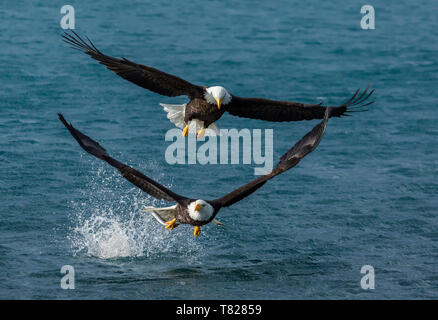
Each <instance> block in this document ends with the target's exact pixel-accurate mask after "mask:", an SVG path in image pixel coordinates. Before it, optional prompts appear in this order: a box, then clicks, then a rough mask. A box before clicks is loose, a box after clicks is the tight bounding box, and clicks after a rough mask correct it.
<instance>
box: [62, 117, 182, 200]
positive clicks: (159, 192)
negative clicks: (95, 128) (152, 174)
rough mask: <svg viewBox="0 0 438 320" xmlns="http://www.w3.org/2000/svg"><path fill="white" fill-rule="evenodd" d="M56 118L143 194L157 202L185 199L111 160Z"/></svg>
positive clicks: (73, 129)
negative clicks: (157, 200) (148, 195)
mask: <svg viewBox="0 0 438 320" xmlns="http://www.w3.org/2000/svg"><path fill="white" fill-rule="evenodd" d="M58 116H59V119H60V120H61V122H62V123H63V124H64V126H65V127H66V128H67V129H68V130H69V131H70V133H71V135H72V136H73V137H74V138H75V139H76V141H77V142H78V143H79V145H80V146H81V147H82V148H83V149H84V150H85V151H87V152H88V153H89V154H91V155H93V156H95V157H96V158H99V159H101V160H103V161H105V162H107V163H108V164H110V165H111V166H113V167H114V168H116V169H117V170H119V171H120V173H121V174H122V176H123V177H124V178H125V179H126V180H128V181H129V182H131V183H132V184H133V185H135V186H136V187H138V188H140V189H141V190H143V191H144V192H146V193H148V194H150V195H151V196H153V197H154V198H156V199H159V200H166V201H170V202H173V201H176V202H180V201H182V200H184V199H186V198H185V197H183V196H180V195H178V194H176V193H174V192H173V191H171V190H169V189H167V188H166V187H165V186H163V185H161V184H159V183H158V182H156V181H154V180H152V179H151V178H149V177H147V176H145V175H144V174H143V173H141V172H140V171H137V170H135V169H134V168H132V167H130V166H128V165H126V164H123V163H121V162H120V161H118V160H116V159H114V158H112V157H111V156H109V155H108V153H107V152H106V150H105V149H104V148H103V147H102V146H101V145H100V144H99V143H98V142H96V141H95V140H93V139H91V138H90V137H88V136H86V135H85V134H83V133H82V132H80V131H79V130H77V129H76V128H74V127H73V126H72V125H71V124H69V123H68V122H67V121H66V120H65V118H64V117H63V115H62V114H58Z"/></svg>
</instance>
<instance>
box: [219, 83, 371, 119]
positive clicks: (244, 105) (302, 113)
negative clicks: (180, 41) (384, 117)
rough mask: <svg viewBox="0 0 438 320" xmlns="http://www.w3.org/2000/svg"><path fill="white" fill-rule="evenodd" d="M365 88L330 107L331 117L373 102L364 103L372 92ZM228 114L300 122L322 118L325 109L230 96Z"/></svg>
mask: <svg viewBox="0 0 438 320" xmlns="http://www.w3.org/2000/svg"><path fill="white" fill-rule="evenodd" d="M368 89H369V88H367V89H366V90H365V91H364V92H363V93H362V94H360V95H358V94H359V91H360V90H359V89H358V90H357V91H356V93H355V94H354V95H353V96H352V97H351V98H350V99H349V100H348V101H346V102H344V103H343V104H341V105H340V106H337V107H332V108H333V110H332V111H331V115H330V116H331V117H340V116H342V115H348V113H349V112H358V111H363V110H358V109H360V108H362V107H364V106H367V105H370V104H372V103H373V102H374V101H371V102H367V103H365V102H366V100H367V99H368V98H369V97H370V96H371V95H372V93H373V92H374V90H371V91H370V92H369V93H368ZM224 107H225V110H226V111H228V112H229V113H230V114H232V115H234V116H238V117H244V118H251V119H260V120H267V121H276V122H282V121H301V120H312V119H322V118H324V113H325V110H326V109H327V107H325V106H323V105H322V104H321V103H320V104H303V103H299V102H289V101H275V100H268V99H259V98H241V97H237V96H232V99H231V102H230V103H229V104H228V105H226V106H224Z"/></svg>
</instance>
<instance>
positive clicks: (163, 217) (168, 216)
mask: <svg viewBox="0 0 438 320" xmlns="http://www.w3.org/2000/svg"><path fill="white" fill-rule="evenodd" d="M175 208H176V205H173V206H170V207H164V208H155V207H144V208H143V210H142V211H145V212H149V213H150V214H152V216H153V217H154V218H155V219H156V220H157V221H158V222H159V223H160V224H162V225H163V226H166V223H165V222H166V221H170V220H172V219H174V218H175V216H176V210H175ZM177 225H178V223H175V227H176V226H177Z"/></svg>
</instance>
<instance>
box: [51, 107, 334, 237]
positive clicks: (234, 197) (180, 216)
mask: <svg viewBox="0 0 438 320" xmlns="http://www.w3.org/2000/svg"><path fill="white" fill-rule="evenodd" d="M332 111H333V109H332V108H326V110H325V115H324V119H323V121H322V122H321V123H319V124H318V125H317V126H315V127H314V128H313V129H312V130H311V131H310V132H308V133H307V134H306V135H305V136H304V137H303V138H301V140H300V141H298V142H297V143H296V144H295V145H294V146H293V147H292V148H291V149H290V150H289V151H288V152H286V153H285V154H284V155H283V156H282V157H281V158H280V161H279V163H278V164H277V165H276V166H275V168H274V169H273V170H272V171H271V172H270V173H268V174H266V175H263V176H260V177H258V178H257V179H254V180H253V181H251V182H249V183H247V184H245V185H244V186H242V187H240V188H238V189H236V190H234V191H233V192H231V193H229V194H227V195H225V196H223V197H221V198H217V199H214V200H203V199H193V198H187V197H184V196H181V195H179V194H176V193H175V192H173V191H171V190H169V189H167V188H166V187H164V186H163V185H161V184H159V183H158V182H156V181H154V180H152V179H151V178H149V177H147V176H145V175H144V174H142V173H141V172H139V171H137V170H135V169H133V168H132V167H130V166H128V165H126V164H123V163H121V162H119V161H117V160H116V159H114V158H112V157H111V156H110V155H108V153H107V152H106V150H105V149H104V148H103V147H102V146H101V145H100V144H99V143H97V142H96V141H94V140H93V139H91V138H90V137H88V136H86V135H84V134H83V133H81V132H80V131H79V130H77V129H75V128H74V127H73V126H72V125H71V124H69V123H68V122H67V121H66V120H65V118H64V117H63V116H62V115H61V114H59V119H60V120H61V122H62V123H63V124H64V126H65V127H66V128H67V129H68V130H69V131H70V133H71V134H72V136H73V137H74V138H75V139H76V141H77V142H78V143H79V145H80V146H81V147H82V148H83V149H84V150H85V151H87V152H88V153H90V154H91V155H93V156H95V157H97V158H99V159H102V160H103V161H105V162H107V163H108V164H110V165H111V166H113V167H114V168H116V169H117V170H119V171H120V173H121V174H122V176H123V177H124V178H125V179H127V180H128V181H130V182H131V183H133V184H134V185H135V186H137V187H138V188H140V189H142V190H143V191H145V192H146V193H148V194H150V195H151V196H153V197H154V198H156V199H159V200H166V201H169V202H176V204H174V205H172V206H170V207H164V208H154V207H146V208H145V211H147V212H150V213H151V214H152V215H153V216H154V217H155V218H156V219H157V220H158V221H159V222H160V223H161V224H163V225H164V226H165V228H166V229H170V230H173V228H174V227H176V226H178V225H179V224H190V225H192V226H194V227H195V228H194V231H193V234H194V235H195V236H196V237H197V236H199V235H200V233H201V228H200V227H201V226H203V225H205V224H207V223H210V222H212V221H213V222H215V223H217V224H221V223H220V222H219V221H217V220H216V219H215V218H216V215H217V214H218V212H219V210H220V209H222V208H224V207H229V206H231V205H233V204H235V203H236V202H238V201H240V200H242V199H244V198H246V197H248V196H249V195H250V194H252V193H253V192H254V191H256V190H257V189H258V188H260V187H261V186H263V185H264V184H265V183H266V182H267V181H268V180H270V179H272V178H273V177H275V176H277V175H279V174H281V173H283V172H285V171H287V170H289V169H291V168H293V167H294V166H296V165H297V164H298V163H299V162H300V161H301V159H303V158H304V157H305V156H306V155H307V154H309V153H310V152H312V151H313V150H314V149H315V148H316V147H317V146H318V144H319V142H320V141H321V139H322V136H323V134H324V131H325V127H326V123H327V121H328V118H329V117H330V115H331V112H332Z"/></svg>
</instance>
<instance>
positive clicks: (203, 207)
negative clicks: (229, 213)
mask: <svg viewBox="0 0 438 320" xmlns="http://www.w3.org/2000/svg"><path fill="white" fill-rule="evenodd" d="M188 211H189V215H190V218H192V219H193V220H196V221H208V220H210V219H211V217H212V216H213V213H214V209H213V207H212V206H211V205H210V204H209V203H208V202H207V201H204V200H196V201H193V202H191V203H190V204H189V206H188Z"/></svg>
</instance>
